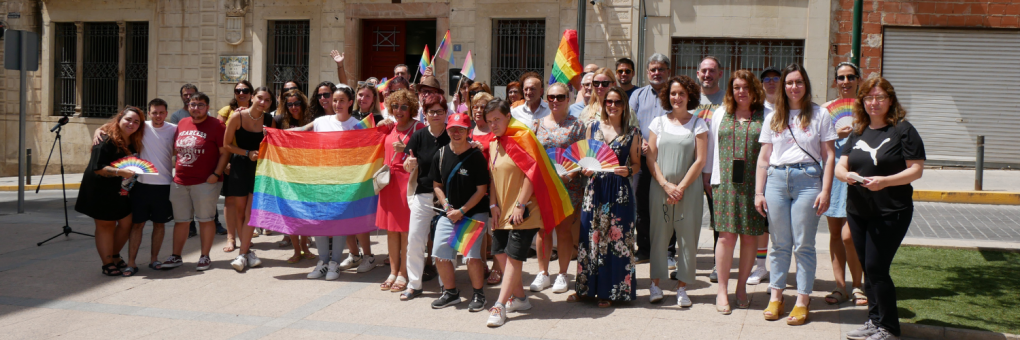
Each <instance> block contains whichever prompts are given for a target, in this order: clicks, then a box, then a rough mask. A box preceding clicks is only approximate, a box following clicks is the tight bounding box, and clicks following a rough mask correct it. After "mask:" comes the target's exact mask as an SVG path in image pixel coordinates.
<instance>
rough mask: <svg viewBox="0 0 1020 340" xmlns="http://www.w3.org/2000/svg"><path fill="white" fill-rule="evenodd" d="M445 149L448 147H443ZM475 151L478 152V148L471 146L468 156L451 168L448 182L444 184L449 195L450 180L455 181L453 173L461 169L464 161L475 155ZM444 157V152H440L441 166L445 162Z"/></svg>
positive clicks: (447, 178)
mask: <svg viewBox="0 0 1020 340" xmlns="http://www.w3.org/2000/svg"><path fill="white" fill-rule="evenodd" d="M443 149H444V150H445V149H446V148H443ZM475 152H478V149H475V148H471V150H470V151H468V154H467V156H464V159H462V160H460V162H457V165H455V166H454V167H453V170H451V171H450V174H449V175H447V176H446V184H445V185H444V186H443V188H445V189H446V190H445V191H446V192H444V194H447V197H449V193H450V182H451V181H453V175H454V174H456V173H457V170H460V167H461V166H462V165H464V161H466V160H467V159H468V157H471V155H474V154H475ZM442 157H443V156H442V154H440V156H439V158H440V163H439V166H440V167H442V164H443V163H442Z"/></svg>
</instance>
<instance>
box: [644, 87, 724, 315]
mask: <svg viewBox="0 0 1020 340" xmlns="http://www.w3.org/2000/svg"><path fill="white" fill-rule="evenodd" d="M700 102H701V86H699V85H698V83H697V82H696V81H695V80H694V79H691V77H688V76H674V77H672V78H669V80H666V84H665V87H663V89H662V91H659V103H660V105H661V106H662V109H663V110H668V111H669V112H668V113H667V114H666V115H664V116H659V117H656V118H655V119H653V120H652V122H651V123H650V124H649V126H648V131H649V132H648V153H646V154H645V158H646V159H645V160H646V162H647V164H648V170H649V172H650V175H651V178H652V180H654V181H655V182H653V183H652V184H653V185H651V186H650V187H649V189H648V202H649V203H651V204H653V206H652V207H650V208H649V210H650V211H651V214H650V215H651V218H650V221H649V222H650V226H649V237H650V239H651V252H650V256H649V260H650V262H651V264H650V269H649V271H650V272H651V279H652V285H651V287H649V289H648V290H649V293H648V294H649V300H650V301H651V302H652V303H656V302H659V301H662V289H661V288H659V281H660V280H662V279H663V278H666V277H667V275H668V271H669V269H668V264H667V256H666V248H667V247H668V246H669V243H670V239H671V238H672V236H673V234H674V233H676V240H677V255H679V259H678V261H677V262H676V279H677V280H678V281H679V282H677V286H676V287H677V290H676V297H677V299H676V300H677V301H676V302H677V305H678V306H680V307H690V306H691V299H690V297H688V296H687V285H688V284H691V283H694V282H695V281H696V280H695V277H694V273H695V269H696V262H697V254H698V239H699V236H701V216H702V209H704V206H703V204H702V198H701V197H702V194H703V193H704V182H703V181H702V179H701V176H702V174H701V171H702V169H703V168H704V167H705V161H706V159H707V157H708V125H707V124H706V123H705V120H704V119H698V117H697V116H695V115H693V114H691V112H690V110H694V109H695V108H697V107H698V104H699V103H700ZM655 184H658V185H655ZM660 205H661V206H660ZM656 212H661V214H656Z"/></svg>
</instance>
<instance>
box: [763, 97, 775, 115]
mask: <svg viewBox="0 0 1020 340" xmlns="http://www.w3.org/2000/svg"><path fill="white" fill-rule="evenodd" d="M775 110H776V104H772V103H770V102H769V101H767V100H766V101H765V117H768V116H769V115H770V114H772V111H775Z"/></svg>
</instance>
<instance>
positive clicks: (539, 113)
mask: <svg viewBox="0 0 1020 340" xmlns="http://www.w3.org/2000/svg"><path fill="white" fill-rule="evenodd" d="M550 114H552V111H551V110H549V104H546V103H545V102H539V104H538V109H537V110H535V112H531V108H529V107H528V104H527V103H524V105H521V106H518V107H515V108H513V109H511V110H510V115H511V116H513V117H514V118H516V119H517V120H519V121H520V122H521V123H524V126H527V127H528V128H533V127H534V125H533V124H534V121H535V120H539V119H542V118H545V116H548V115H550Z"/></svg>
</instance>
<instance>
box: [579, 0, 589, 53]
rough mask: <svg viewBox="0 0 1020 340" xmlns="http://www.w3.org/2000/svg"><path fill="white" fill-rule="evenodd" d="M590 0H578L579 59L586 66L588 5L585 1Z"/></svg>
mask: <svg viewBox="0 0 1020 340" xmlns="http://www.w3.org/2000/svg"><path fill="white" fill-rule="evenodd" d="M587 1H588V0H577V49H578V51H577V60H578V61H580V62H581V67H584V26H585V22H586V21H587V20H586V19H587V18H586V17H587V16H588V6H587V5H585V4H584V3H585V2H587Z"/></svg>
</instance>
